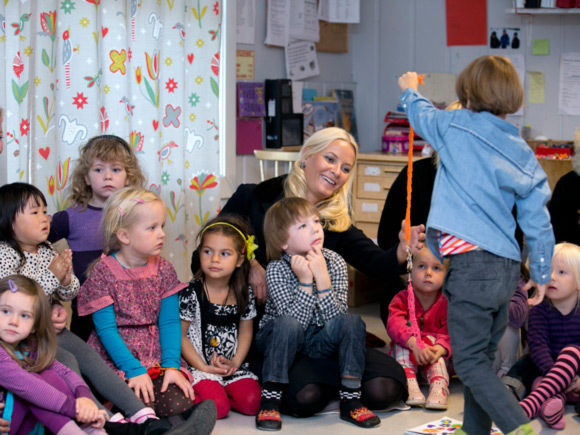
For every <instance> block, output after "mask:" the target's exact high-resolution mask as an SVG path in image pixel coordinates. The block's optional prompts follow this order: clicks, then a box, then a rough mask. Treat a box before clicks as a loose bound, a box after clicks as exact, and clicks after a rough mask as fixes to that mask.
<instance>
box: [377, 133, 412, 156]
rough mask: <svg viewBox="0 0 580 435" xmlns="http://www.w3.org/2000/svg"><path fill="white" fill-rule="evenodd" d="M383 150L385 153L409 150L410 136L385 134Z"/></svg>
mask: <svg viewBox="0 0 580 435" xmlns="http://www.w3.org/2000/svg"><path fill="white" fill-rule="evenodd" d="M381 151H382V152H384V153H406V152H408V151H409V136H383V144H382V147H381Z"/></svg>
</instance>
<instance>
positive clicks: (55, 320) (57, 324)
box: [50, 303, 68, 334]
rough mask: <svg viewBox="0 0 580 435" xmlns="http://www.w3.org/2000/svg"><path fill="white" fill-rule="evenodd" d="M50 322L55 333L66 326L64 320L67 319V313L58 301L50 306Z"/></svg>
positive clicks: (58, 332)
mask: <svg viewBox="0 0 580 435" xmlns="http://www.w3.org/2000/svg"><path fill="white" fill-rule="evenodd" d="M50 319H51V320H52V324H53V326H54V329H55V331H56V333H57V334H60V333H61V332H62V330H63V329H64V328H66V322H67V320H68V313H67V312H66V309H65V308H64V307H63V306H62V305H60V304H59V303H55V304H54V305H53V306H52V311H51V315H50Z"/></svg>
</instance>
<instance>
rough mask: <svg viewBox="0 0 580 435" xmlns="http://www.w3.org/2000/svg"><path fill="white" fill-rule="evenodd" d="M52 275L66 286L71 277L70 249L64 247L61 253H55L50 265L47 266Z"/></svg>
mask: <svg viewBox="0 0 580 435" xmlns="http://www.w3.org/2000/svg"><path fill="white" fill-rule="evenodd" d="M48 270H50V271H51V272H52V273H53V274H54V276H56V277H57V279H58V280H59V281H60V283H61V284H62V285H63V286H65V287H66V286H68V285H69V284H70V282H71V277H72V273H73V272H72V270H73V267H72V251H71V250H70V249H65V250H64V251H63V252H61V253H57V254H56V256H55V257H54V259H53V260H52V263H50V266H48Z"/></svg>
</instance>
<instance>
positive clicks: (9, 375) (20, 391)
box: [0, 346, 92, 419]
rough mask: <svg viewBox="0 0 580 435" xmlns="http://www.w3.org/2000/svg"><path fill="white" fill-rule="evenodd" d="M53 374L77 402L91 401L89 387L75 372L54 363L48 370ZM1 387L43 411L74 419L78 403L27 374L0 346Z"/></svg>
mask: <svg viewBox="0 0 580 435" xmlns="http://www.w3.org/2000/svg"><path fill="white" fill-rule="evenodd" d="M46 370H52V371H54V372H55V373H56V374H57V375H58V376H59V377H60V378H62V380H63V381H64V382H65V383H66V384H67V385H68V387H69V388H70V390H71V391H72V393H73V395H74V397H75V399H78V398H80V397H86V398H88V399H91V400H92V395H91V391H90V390H89V387H87V384H85V383H84V381H83V380H82V379H81V378H80V376H79V375H77V374H76V373H75V372H73V371H72V370H70V369H68V368H67V367H65V366H64V365H62V364H61V363H59V362H58V361H56V360H54V361H53V362H52V364H51V365H50V366H49V367H48V368H47V369H46ZM0 373H2V376H0V387H2V388H4V389H6V390H7V391H10V392H11V393H12V394H14V395H15V396H18V397H20V398H21V399H23V400H25V401H27V402H29V403H32V404H33V405H36V406H38V407H40V408H44V409H47V410H49V411H54V412H57V413H59V414H62V415H66V416H67V417H70V418H72V419H74V418H75V417H76V400H75V399H72V398H71V397H70V396H67V395H66V394H65V393H63V392H62V391H59V390H58V389H56V388H55V387H53V386H52V385H50V384H49V383H48V382H46V381H44V380H43V379H42V378H39V377H37V376H35V375H34V374H32V373H30V372H27V371H26V370H24V369H23V368H22V367H20V365H19V364H18V363H17V362H16V361H14V360H13V359H12V358H11V357H10V355H8V353H7V352H6V351H5V350H4V348H3V347H1V346H0Z"/></svg>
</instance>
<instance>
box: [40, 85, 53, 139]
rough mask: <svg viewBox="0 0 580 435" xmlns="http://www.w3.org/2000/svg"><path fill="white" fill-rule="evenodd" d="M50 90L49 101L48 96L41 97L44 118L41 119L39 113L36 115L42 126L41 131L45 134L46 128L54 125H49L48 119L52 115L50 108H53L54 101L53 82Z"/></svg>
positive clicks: (48, 128)
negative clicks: (50, 97) (50, 96)
mask: <svg viewBox="0 0 580 435" xmlns="http://www.w3.org/2000/svg"><path fill="white" fill-rule="evenodd" d="M50 90H51V91H52V99H51V100H50V101H49V99H48V97H43V98H42V110H44V117H45V119H42V117H41V116H40V115H36V119H37V120H38V123H39V124H40V127H41V128H42V131H43V132H44V135H45V136H46V133H48V130H50V129H51V128H53V127H54V126H52V127H50V120H51V119H52V117H53V116H54V115H53V113H52V110H53V109H54V101H55V98H56V97H55V91H56V86H54V83H51V84H50Z"/></svg>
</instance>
